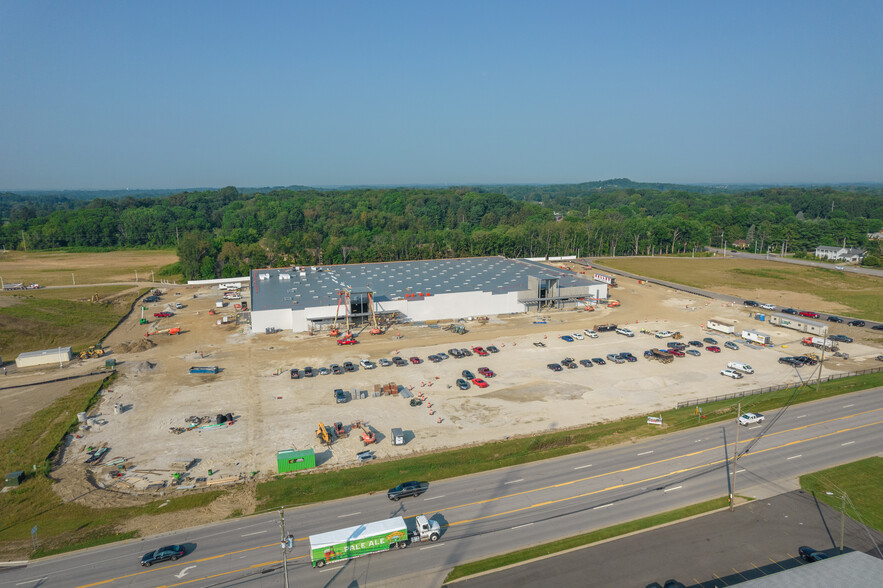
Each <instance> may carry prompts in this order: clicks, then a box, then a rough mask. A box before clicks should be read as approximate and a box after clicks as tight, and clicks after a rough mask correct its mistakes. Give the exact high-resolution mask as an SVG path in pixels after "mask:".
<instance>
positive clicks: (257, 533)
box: [240, 529, 267, 537]
mask: <svg viewBox="0 0 883 588" xmlns="http://www.w3.org/2000/svg"><path fill="white" fill-rule="evenodd" d="M266 532H267V530H266V529H264V530H263V531H255V532H254V533H246V534H245V535H240V537H251V536H252V535H260V534H261V533H266Z"/></svg>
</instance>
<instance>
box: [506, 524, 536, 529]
mask: <svg viewBox="0 0 883 588" xmlns="http://www.w3.org/2000/svg"><path fill="white" fill-rule="evenodd" d="M532 524H533V523H527V524H524V525H518V526H517V527H512V528H511V529H509V530H510V531H514V530H515V529H520V528H521V527H529V526H531V525H532Z"/></svg>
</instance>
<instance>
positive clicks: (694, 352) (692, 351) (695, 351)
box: [684, 349, 702, 357]
mask: <svg viewBox="0 0 883 588" xmlns="http://www.w3.org/2000/svg"><path fill="white" fill-rule="evenodd" d="M684 353H688V354H690V355H695V356H696V357H699V356H700V355H702V354H701V353H699V351H698V350H696V349H687V350H686V351H684Z"/></svg>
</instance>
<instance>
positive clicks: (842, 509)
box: [825, 490, 846, 553]
mask: <svg viewBox="0 0 883 588" xmlns="http://www.w3.org/2000/svg"><path fill="white" fill-rule="evenodd" d="M825 494H827V495H828V496H834V493H833V492H825ZM845 525H846V492H843V491H842V490H841V491H840V553H843V530H844V527H845Z"/></svg>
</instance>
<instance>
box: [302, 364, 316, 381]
mask: <svg viewBox="0 0 883 588" xmlns="http://www.w3.org/2000/svg"><path fill="white" fill-rule="evenodd" d="M315 375H316V373H315V372H314V371H313V368H311V367H305V368H304V377H305V378H312V377H313V376H315Z"/></svg>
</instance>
